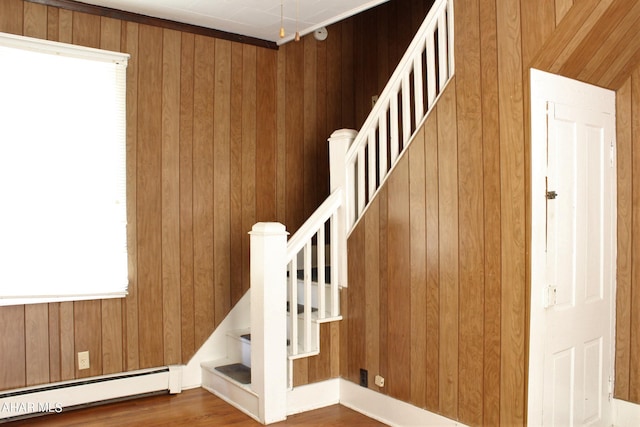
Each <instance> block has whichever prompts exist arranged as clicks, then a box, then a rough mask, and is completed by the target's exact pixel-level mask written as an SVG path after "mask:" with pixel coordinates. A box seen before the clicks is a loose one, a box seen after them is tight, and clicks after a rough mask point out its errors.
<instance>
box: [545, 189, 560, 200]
mask: <svg viewBox="0 0 640 427" xmlns="http://www.w3.org/2000/svg"><path fill="white" fill-rule="evenodd" d="M556 197H558V193H556V192H555V191H547V200H553V199H555V198H556Z"/></svg>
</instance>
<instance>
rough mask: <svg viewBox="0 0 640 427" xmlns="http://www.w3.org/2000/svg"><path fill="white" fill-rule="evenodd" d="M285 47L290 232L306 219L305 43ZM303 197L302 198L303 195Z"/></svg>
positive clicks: (287, 188) (287, 187)
mask: <svg viewBox="0 0 640 427" xmlns="http://www.w3.org/2000/svg"><path fill="white" fill-rule="evenodd" d="M285 49H286V51H287V52H286V65H285V73H286V83H285V85H286V86H285V89H284V90H285V95H286V102H285V123H286V137H285V138H286V142H285V144H286V159H285V161H286V167H285V173H286V189H285V191H286V200H293V199H295V198H298V203H295V204H289V203H287V205H286V212H285V221H286V222H285V224H286V226H287V230H288V231H289V232H290V233H291V232H294V231H295V230H297V229H298V227H300V225H301V224H302V222H303V220H304V218H303V216H304V164H305V161H304V78H301V77H303V76H304V74H303V73H304V43H293V44H289V45H287V46H286V47H285ZM300 197H302V198H300Z"/></svg>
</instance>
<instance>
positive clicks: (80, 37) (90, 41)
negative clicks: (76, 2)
mask: <svg viewBox="0 0 640 427" xmlns="http://www.w3.org/2000/svg"><path fill="white" fill-rule="evenodd" d="M72 28H73V30H72V31H73V44H77V45H81V46H87V47H96V48H97V47H100V17H99V16H95V15H89V14H87V13H80V12H73V21H72Z"/></svg>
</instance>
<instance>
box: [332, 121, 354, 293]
mask: <svg viewBox="0 0 640 427" xmlns="http://www.w3.org/2000/svg"><path fill="white" fill-rule="evenodd" d="M357 135H358V132H356V131H355V130H353V129H340V130H337V131H335V132H333V133H332V134H331V137H329V177H330V186H331V188H330V191H331V192H332V193H333V192H334V191H336V190H338V189H342V206H341V207H340V209H338V227H337V228H338V242H337V243H338V253H339V254H340V255H339V256H338V262H339V264H338V271H339V280H340V281H339V285H340V286H344V287H346V286H347V227H348V224H347V222H348V215H347V213H348V212H349V210H351V209H354V207H353V200H354V198H353V196H354V195H353V183H348V182H347V165H346V157H347V150H349V147H350V146H351V143H352V142H353V140H354V139H355V138H356V136H357ZM331 244H332V245H333V244H334V242H331ZM332 262H333V260H332Z"/></svg>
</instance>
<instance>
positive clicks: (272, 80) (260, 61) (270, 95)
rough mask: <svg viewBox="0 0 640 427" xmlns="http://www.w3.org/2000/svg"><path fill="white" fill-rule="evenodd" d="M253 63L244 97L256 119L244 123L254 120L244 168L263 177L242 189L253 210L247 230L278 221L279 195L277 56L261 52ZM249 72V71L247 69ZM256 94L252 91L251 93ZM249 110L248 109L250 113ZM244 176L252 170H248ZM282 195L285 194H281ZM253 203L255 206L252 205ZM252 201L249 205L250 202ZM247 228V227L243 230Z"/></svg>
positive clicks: (247, 212)
mask: <svg viewBox="0 0 640 427" xmlns="http://www.w3.org/2000/svg"><path fill="white" fill-rule="evenodd" d="M248 59H250V60H251V61H252V62H253V63H254V64H255V69H257V70H260V72H258V73H256V72H255V71H251V75H250V76H247V78H246V79H245V81H250V82H253V81H254V79H255V80H256V83H255V86H249V88H248V89H249V90H248V91H247V93H246V95H245V96H243V100H245V98H248V99H246V100H245V102H253V103H254V104H253V105H251V106H252V107H253V108H254V109H256V108H255V106H256V105H259V106H260V108H257V109H256V110H257V111H256V114H255V119H254V117H253V116H251V117H248V118H247V121H248V122H249V123H251V120H255V123H253V127H254V128H255V131H254V134H253V135H252V136H251V137H250V139H248V140H247V144H244V145H246V146H247V156H246V157H247V160H246V163H245V164H246V167H247V168H252V169H253V170H255V172H256V174H257V176H260V177H264V179H259V180H256V181H255V186H252V187H247V188H246V189H245V202H246V203H244V205H245V206H251V207H252V209H253V211H252V210H251V209H249V208H247V211H246V214H247V217H246V221H245V224H246V225H247V226H248V228H247V230H246V231H248V230H249V229H250V228H251V226H252V225H253V223H254V222H255V220H256V219H259V220H260V221H276V220H277V218H278V213H277V212H278V206H279V201H278V193H279V192H280V190H281V189H280V187H279V184H281V183H279V182H278V178H279V177H280V176H281V175H282V174H281V173H279V170H278V163H279V158H278V144H277V142H278V141H277V138H278V135H279V132H278V129H277V119H276V117H275V116H274V115H273V111H278V101H277V100H278V97H279V96H280V95H279V94H278V93H277V87H276V86H277V84H278V73H277V69H278V56H277V55H276V54H275V53H274V52H270V51H267V50H264V49H260V50H258V52H255V53H253V52H251V54H250V56H249V58H248ZM248 70H249V68H248ZM254 91H255V92H254ZM249 111H251V110H249ZM247 173H252V171H250V170H247ZM282 193H284V192H282ZM254 201H255V205H254ZM249 202H251V203H249ZM245 228H246V227H245Z"/></svg>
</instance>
